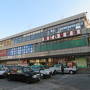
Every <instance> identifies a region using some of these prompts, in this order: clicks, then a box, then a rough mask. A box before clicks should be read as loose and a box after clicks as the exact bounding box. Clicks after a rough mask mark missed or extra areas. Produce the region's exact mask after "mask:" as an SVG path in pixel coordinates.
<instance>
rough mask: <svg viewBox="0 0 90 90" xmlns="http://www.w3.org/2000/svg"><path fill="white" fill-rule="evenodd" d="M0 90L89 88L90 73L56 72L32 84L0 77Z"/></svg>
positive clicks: (88, 89) (80, 89) (87, 89)
mask: <svg viewBox="0 0 90 90" xmlns="http://www.w3.org/2000/svg"><path fill="white" fill-rule="evenodd" d="M0 90H90V74H75V75H69V74H64V75H61V74H58V75H55V76H52V77H51V78H50V79H42V80H41V81H40V82H38V83H33V84H26V83H23V82H16V81H7V80H6V79H0Z"/></svg>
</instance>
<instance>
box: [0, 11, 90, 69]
mask: <svg viewBox="0 0 90 90" xmlns="http://www.w3.org/2000/svg"><path fill="white" fill-rule="evenodd" d="M89 33H90V23H89V20H88V19H87V16H86V12H85V13H80V14H78V15H75V16H71V17H68V18H65V19H62V20H59V21H56V22H53V23H49V24H46V25H44V26H40V27H37V28H34V29H31V30H28V31H25V32H21V33H19V34H16V35H13V36H10V37H6V38H3V39H0V63H1V64H25V65H26V64H27V63H28V64H34V63H41V64H48V65H53V64H56V63H67V62H75V63H76V64H77V66H78V67H80V68H87V67H90V46H89V45H90V34H89Z"/></svg>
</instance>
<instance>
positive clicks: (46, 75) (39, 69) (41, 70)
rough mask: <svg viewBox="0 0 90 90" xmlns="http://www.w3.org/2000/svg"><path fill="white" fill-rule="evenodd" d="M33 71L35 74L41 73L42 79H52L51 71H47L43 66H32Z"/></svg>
mask: <svg viewBox="0 0 90 90" xmlns="http://www.w3.org/2000/svg"><path fill="white" fill-rule="evenodd" d="M31 69H32V70H33V71H35V72H38V73H40V75H41V77H43V78H49V77H51V71H50V70H49V69H46V68H45V67H44V66H43V65H32V66H31Z"/></svg>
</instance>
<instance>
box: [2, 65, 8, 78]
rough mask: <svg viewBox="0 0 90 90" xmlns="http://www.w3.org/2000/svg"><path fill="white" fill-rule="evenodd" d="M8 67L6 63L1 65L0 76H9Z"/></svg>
mask: <svg viewBox="0 0 90 90" xmlns="http://www.w3.org/2000/svg"><path fill="white" fill-rule="evenodd" d="M7 71H8V69H7V67H6V66H5V65H0V78H5V77H6V76H7Z"/></svg>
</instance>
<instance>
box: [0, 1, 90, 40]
mask: <svg viewBox="0 0 90 90" xmlns="http://www.w3.org/2000/svg"><path fill="white" fill-rule="evenodd" d="M86 11H87V12H88V16H89V18H90V0H0V39H1V38H4V37H7V36H10V35H13V34H17V33H19V32H23V31H25V30H28V29H32V28H35V27H37V26H41V25H44V24H47V23H50V22H53V21H57V20H60V19H63V18H66V17H69V16H72V15H75V14H78V13H81V12H86Z"/></svg>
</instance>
